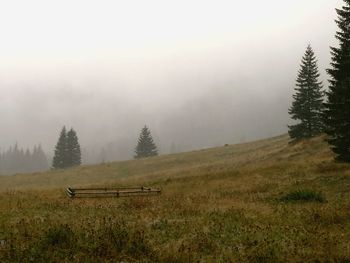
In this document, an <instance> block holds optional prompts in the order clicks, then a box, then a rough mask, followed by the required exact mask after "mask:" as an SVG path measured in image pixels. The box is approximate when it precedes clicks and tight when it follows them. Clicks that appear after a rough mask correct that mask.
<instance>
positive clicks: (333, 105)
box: [325, 0, 350, 162]
mask: <svg viewBox="0 0 350 263" xmlns="http://www.w3.org/2000/svg"><path fill="white" fill-rule="evenodd" d="M336 11H337V14H338V20H336V23H337V25H338V27H339V30H338V31H337V32H336V38H337V39H338V41H339V47H331V55H332V63H331V68H330V69H328V70H327V72H328V74H329V75H330V77H331V78H330V80H329V83H330V86H329V90H328V92H327V102H326V103H325V106H326V110H325V123H326V133H327V134H328V135H329V139H328V142H329V144H330V145H331V149H332V150H333V152H334V153H335V154H336V160H339V161H344V162H350V0H344V6H343V7H342V8H341V9H336Z"/></svg>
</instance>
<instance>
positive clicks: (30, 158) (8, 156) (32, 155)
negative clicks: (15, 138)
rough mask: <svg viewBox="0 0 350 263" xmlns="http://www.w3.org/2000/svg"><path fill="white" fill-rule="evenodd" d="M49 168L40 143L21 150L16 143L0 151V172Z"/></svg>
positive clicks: (12, 172) (9, 172)
mask: <svg viewBox="0 0 350 263" xmlns="http://www.w3.org/2000/svg"><path fill="white" fill-rule="evenodd" d="M48 168H49V162H48V160H47V157H46V155H45V153H44V151H43V150H42V148H41V145H38V146H35V147H34V148H33V150H29V149H26V150H23V149H22V148H19V147H18V145H17V144H15V145H14V146H12V147H10V148H9V149H8V150H6V151H4V152H2V153H0V174H16V173H25V172H26V173H27V172H29V173H30V172H40V171H45V170H47V169H48Z"/></svg>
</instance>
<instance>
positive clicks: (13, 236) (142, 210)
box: [0, 135, 350, 262]
mask: <svg viewBox="0 0 350 263" xmlns="http://www.w3.org/2000/svg"><path fill="white" fill-rule="evenodd" d="M288 140H289V139H288V136H286V135H284V136H279V137H275V138H271V139H267V140H261V141H256V142H252V143H246V144H238V145H226V146H222V147H217V148H212V149H206V150H200V151H194V152H188V153H181V154H174V155H164V156H159V157H155V158H148V159H140V160H133V161H126V162H116V163H105V164H101V165H97V166H82V167H77V168H73V169H69V170H62V171H49V172H46V173H37V174H23V175H15V176H2V177H0V262H350V165H348V164H341V163H335V162H334V161H333V156H332V154H331V152H330V150H329V148H328V145H327V143H326V142H325V137H324V136H321V137H318V138H314V139H311V140H304V141H301V142H298V143H294V144H289V143H288ZM134 185H137V186H138V185H145V186H152V187H159V188H161V189H162V194H161V195H159V196H142V197H130V198H87V199H82V198H81V199H78V198H76V199H69V198H68V197H67V196H66V194H65V188H66V187H67V186H134Z"/></svg>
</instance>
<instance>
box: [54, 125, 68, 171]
mask: <svg viewBox="0 0 350 263" xmlns="http://www.w3.org/2000/svg"><path fill="white" fill-rule="evenodd" d="M66 164H67V131H66V127H63V128H62V131H61V133H60V137H59V139H58V142H57V144H56V148H55V155H54V157H53V161H52V168H54V169H63V168H66V167H67V166H66Z"/></svg>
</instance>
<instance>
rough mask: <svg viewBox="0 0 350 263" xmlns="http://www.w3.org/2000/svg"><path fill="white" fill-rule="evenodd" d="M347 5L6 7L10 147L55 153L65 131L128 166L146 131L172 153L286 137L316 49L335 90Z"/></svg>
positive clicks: (132, 1) (213, 0)
mask: <svg viewBox="0 0 350 263" xmlns="http://www.w3.org/2000/svg"><path fill="white" fill-rule="evenodd" d="M341 5H342V1H341V0H307V1H305V0H293V1H284V0H265V1H260V0H251V1H243V0H240V1H238V0H230V1H224V0H201V1H197V0H177V1H167V0H148V1H142V0H140V1H136V0H128V1H117V0H114V1H105V0H84V1H82V0H69V1H68V0H60V1H50V0H45V1H39V0H31V1H25V0H23V1H19V0H12V1H0V58H1V59H0V91H1V93H0V94H1V95H0V120H1V125H0V147H1V148H2V149H5V148H7V147H9V145H11V144H14V143H15V142H18V143H19V144H20V145H23V146H24V147H32V146H33V145H34V144H37V143H41V144H42V145H43V148H44V149H45V150H46V151H47V152H49V153H50V152H51V153H52V151H53V148H54V145H55V143H56V140H57V137H58V134H59V131H60V129H61V128H62V126H63V125H66V126H68V127H74V128H75V129H76V130H77V132H78V135H79V138H80V142H81V144H82V147H83V148H87V149H95V150H96V149H99V148H100V147H103V146H105V145H109V147H114V148H115V149H114V151H117V152H118V151H119V150H118V149H120V151H123V153H122V154H120V155H118V154H116V156H115V158H121V159H126V158H128V157H129V156H132V147H133V143H134V142H135V140H136V139H137V136H138V133H139V131H140V129H141V128H142V127H143V126H144V125H145V124H147V125H148V126H149V127H150V129H151V131H152V134H153V135H154V137H155V140H156V141H157V143H158V144H159V148H160V149H161V152H163V153H167V152H168V151H169V149H170V147H171V145H173V144H175V145H176V146H177V147H178V149H179V150H191V149H197V148H204V147H212V146H217V145H222V144H225V143H237V142H244V141H249V140H254V139H259V138H266V137H270V136H274V135H278V134H282V133H286V132H287V124H288V123H290V120H289V117H288V108H289V107H290V103H291V95H292V93H293V88H294V83H295V79H296V74H297V71H298V67H299V65H300V60H301V57H302V55H303V53H304V51H305V49H306V46H307V45H308V44H311V45H312V47H313V48H314V51H315V53H316V55H317V57H318V63H319V69H320V72H321V80H322V81H323V82H324V86H325V87H326V86H327V75H326V74H325V69H326V68H327V67H328V65H329V62H330V52H329V47H330V46H332V45H336V44H337V42H336V41H335V38H334V34H335V31H336V25H335V23H334V19H336V13H335V8H336V7H340V6H341ZM117 155H118V156H117Z"/></svg>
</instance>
